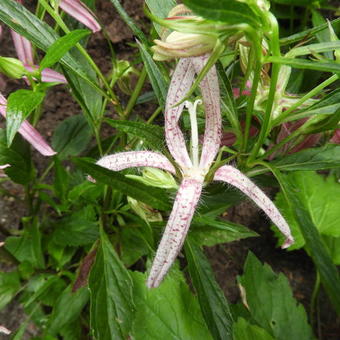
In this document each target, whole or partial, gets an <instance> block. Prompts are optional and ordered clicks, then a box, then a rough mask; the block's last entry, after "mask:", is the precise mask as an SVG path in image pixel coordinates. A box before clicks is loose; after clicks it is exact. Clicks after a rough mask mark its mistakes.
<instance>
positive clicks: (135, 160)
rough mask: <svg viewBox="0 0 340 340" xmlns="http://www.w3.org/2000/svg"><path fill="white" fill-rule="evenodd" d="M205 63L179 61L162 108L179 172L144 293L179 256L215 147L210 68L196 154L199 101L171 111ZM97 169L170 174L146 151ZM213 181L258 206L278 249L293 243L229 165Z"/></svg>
mask: <svg viewBox="0 0 340 340" xmlns="http://www.w3.org/2000/svg"><path fill="white" fill-rule="evenodd" d="M207 60H208V56H207V55H205V56H199V57H190V58H182V59H180V60H179V62H178V65H177V67H176V70H175V72H174V74H173V76H172V80H171V84H170V87H169V91H168V96H167V101H166V107H165V137H166V143H167V146H168V149H169V151H170V153H171V155H172V157H173V159H174V160H175V162H176V164H177V166H178V168H179V169H180V171H181V174H182V182H181V184H180V187H179V190H178V192H177V195H176V198H175V202H174V205H173V209H172V212H171V214H170V217H169V220H168V223H167V225H166V227H165V231H164V234H163V237H162V239H161V242H160V244H159V246H158V249H157V253H156V256H155V258H154V261H153V264H152V267H151V270H150V274H149V277H148V280H147V286H148V287H149V288H154V287H157V286H158V285H159V284H160V283H161V281H162V280H163V278H164V277H165V275H166V273H167V272H168V270H169V269H170V267H171V265H172V264H173V262H174V261H175V259H176V257H177V255H178V253H179V252H180V250H181V248H182V245H183V243H184V240H185V237H186V234H187V232H188V229H189V227H190V224H191V220H192V218H193V216H194V212H195V209H196V206H197V204H198V201H199V198H200V196H201V192H202V188H203V185H204V180H205V176H206V175H207V173H208V171H209V169H210V167H211V165H212V163H213V161H214V159H215V157H216V155H217V153H218V150H219V147H220V141H221V124H222V123H221V113H220V91H219V85H218V79H217V74H216V69H215V67H212V68H211V69H210V71H209V72H208V74H207V75H206V77H205V78H204V79H203V80H202V82H201V84H200V88H201V93H202V99H203V104H204V108H205V114H206V125H205V134H204V138H203V145H202V147H201V150H202V151H201V152H199V150H200V148H199V138H198V132H197V120H196V106H197V105H198V104H199V102H200V101H196V102H195V103H194V104H192V103H189V102H186V103H183V104H180V105H178V106H176V104H177V103H178V102H180V101H181V100H182V99H183V98H184V97H185V95H186V93H187V92H188V90H189V89H190V87H191V85H192V83H193V81H194V77H195V74H198V73H199V72H200V71H201V70H202V68H203V67H204V65H205V63H206V61H207ZM184 106H187V108H188V110H189V114H190V122H191V150H190V155H189V153H188V150H187V147H186V143H185V139H184V136H183V133H182V131H181V130H180V128H179V125H178V122H179V119H180V117H181V114H182V111H183V108H184ZM97 164H99V165H101V166H103V167H105V168H107V169H110V170H113V171H119V170H122V169H126V168H130V167H141V166H147V167H156V168H160V169H163V170H166V171H169V172H171V173H173V174H175V168H174V166H173V165H172V163H171V162H170V161H169V160H168V159H167V158H166V157H165V156H163V155H161V154H158V153H155V152H151V151H131V152H122V153H117V154H114V155H109V156H105V157H103V158H102V159H100V160H99V161H98V162H97ZM214 180H215V181H223V182H227V183H229V184H231V185H234V186H235V187H237V188H238V189H240V190H241V191H242V192H243V193H245V194H246V195H247V196H249V197H250V198H251V199H252V200H253V201H254V202H255V203H256V204H257V205H258V206H259V207H261V208H262V209H263V210H264V211H265V213H266V214H267V215H268V216H269V217H270V218H271V219H272V221H273V222H274V223H275V224H276V225H277V226H278V228H279V229H280V230H281V232H282V233H283V234H284V235H285V237H286V242H285V243H284V245H283V246H282V247H283V248H286V247H288V246H289V245H291V244H292V243H293V237H292V235H291V233H290V229H289V226H288V224H287V223H286V221H285V220H284V218H283V217H282V215H281V214H280V212H279V211H278V209H277V208H276V207H275V205H274V204H273V202H272V201H271V200H270V199H269V198H268V197H267V196H266V195H265V194H264V193H263V191H262V190H261V189H259V188H258V187H257V186H256V185H255V184H254V183H252V182H251V181H250V180H249V179H248V178H247V177H246V176H245V175H243V174H242V173H241V172H240V171H239V170H237V169H235V168H234V167H232V166H229V165H225V166H222V167H220V168H219V169H218V170H217V171H216V173H215V175H214Z"/></svg>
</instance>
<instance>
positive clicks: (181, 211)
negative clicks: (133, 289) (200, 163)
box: [147, 178, 202, 288]
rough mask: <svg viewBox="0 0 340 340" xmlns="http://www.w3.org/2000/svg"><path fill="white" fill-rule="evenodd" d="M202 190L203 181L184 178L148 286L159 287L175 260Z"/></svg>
mask: <svg viewBox="0 0 340 340" xmlns="http://www.w3.org/2000/svg"><path fill="white" fill-rule="evenodd" d="M201 191H202V182H200V181H197V180H195V179H190V178H187V179H184V180H183V182H182V183H181V186H180V188H179V190H178V192H177V195H176V198H175V203H174V206H173V209H172V212H171V214H170V217H169V220H168V223H167V225H166V227H165V231H164V234H163V237H162V240H161V242H160V244H159V246H158V249H157V253H156V257H155V259H154V261H153V264H152V267H151V271H150V274H149V278H148V281H147V286H148V287H149V288H155V287H158V286H159V284H160V283H161V282H162V280H163V278H164V276H165V275H166V273H167V272H168V270H169V269H170V267H171V265H172V264H173V262H174V261H175V259H176V257H177V255H178V253H179V252H180V250H181V248H182V246H183V243H184V240H185V237H186V235H187V232H188V229H189V226H190V223H191V220H192V217H193V215H194V212H195V209H196V206H197V203H198V201H199V198H200V195H201Z"/></svg>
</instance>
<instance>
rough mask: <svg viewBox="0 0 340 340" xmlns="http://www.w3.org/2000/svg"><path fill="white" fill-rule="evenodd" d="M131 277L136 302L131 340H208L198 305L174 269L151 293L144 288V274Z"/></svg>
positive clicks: (209, 339)
mask: <svg viewBox="0 0 340 340" xmlns="http://www.w3.org/2000/svg"><path fill="white" fill-rule="evenodd" d="M131 276H132V279H133V282H134V300H135V302H136V316H135V320H134V324H133V334H132V335H133V338H134V339H136V340H145V339H148V340H159V339H177V340H182V339H195V340H211V339H212V337H211V335H210V333H209V331H208V328H207V326H206V325H205V323H204V320H203V317H202V314H201V311H200V308H199V305H198V301H197V299H196V298H195V297H194V295H193V294H192V293H191V291H190V289H189V287H188V286H187V284H186V283H185V281H184V278H183V275H182V273H180V272H179V270H178V269H176V268H174V267H173V268H172V270H171V272H170V273H169V274H168V275H167V276H166V278H165V280H164V281H163V282H162V284H161V285H160V286H159V287H157V288H154V289H149V288H147V287H146V284H145V282H146V274H142V273H140V272H131Z"/></svg>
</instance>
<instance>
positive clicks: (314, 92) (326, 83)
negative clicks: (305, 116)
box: [273, 74, 339, 126]
mask: <svg viewBox="0 0 340 340" xmlns="http://www.w3.org/2000/svg"><path fill="white" fill-rule="evenodd" d="M338 78H339V76H338V75H337V74H334V75H332V76H331V77H330V78H328V79H326V80H325V81H323V82H322V83H321V84H319V85H318V86H316V87H314V88H313V89H312V90H311V91H309V92H308V93H306V94H305V95H304V96H303V97H301V98H300V99H299V100H298V101H297V102H296V103H294V104H293V105H292V106H291V107H290V108H289V109H287V110H286V111H284V112H282V113H281V115H280V116H279V117H277V118H276V119H275V120H274V121H273V126H276V125H279V124H281V123H282V122H283V121H284V120H285V118H287V117H288V116H289V115H290V113H291V112H293V111H294V110H295V109H297V108H298V107H299V106H300V105H302V104H303V103H304V102H305V101H307V100H308V99H310V98H312V97H314V96H316V95H317V94H319V93H320V92H321V91H322V90H323V89H324V88H325V87H327V86H329V85H330V84H332V83H334V82H335V81H336V80H338Z"/></svg>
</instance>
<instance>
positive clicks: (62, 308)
mask: <svg viewBox="0 0 340 340" xmlns="http://www.w3.org/2000/svg"><path fill="white" fill-rule="evenodd" d="M88 300H89V290H88V288H87V287H82V288H79V289H78V290H77V291H75V292H72V287H71V286H68V287H67V288H66V289H65V290H64V291H63V292H62V293H61V295H60V297H59V298H58V300H57V301H56V304H55V306H54V307H53V310H52V314H51V316H50V318H49V321H48V325H47V327H46V329H47V333H48V334H50V335H56V334H57V333H58V332H59V331H60V329H62V328H63V327H64V326H66V325H68V324H70V323H72V322H74V321H75V320H76V319H77V318H78V317H79V315H80V313H81V311H82V309H83V308H84V306H85V305H86V303H87V302H88Z"/></svg>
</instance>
